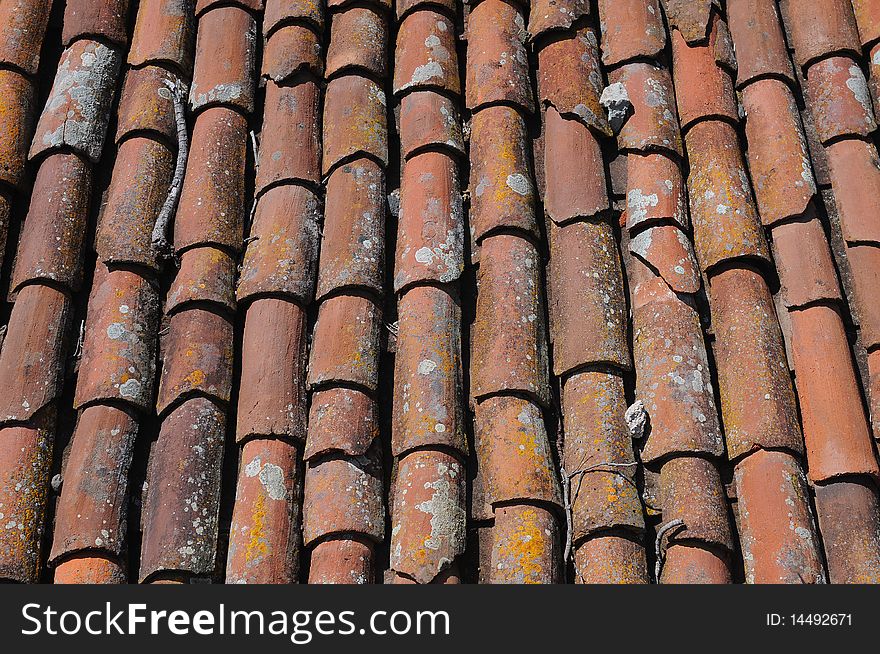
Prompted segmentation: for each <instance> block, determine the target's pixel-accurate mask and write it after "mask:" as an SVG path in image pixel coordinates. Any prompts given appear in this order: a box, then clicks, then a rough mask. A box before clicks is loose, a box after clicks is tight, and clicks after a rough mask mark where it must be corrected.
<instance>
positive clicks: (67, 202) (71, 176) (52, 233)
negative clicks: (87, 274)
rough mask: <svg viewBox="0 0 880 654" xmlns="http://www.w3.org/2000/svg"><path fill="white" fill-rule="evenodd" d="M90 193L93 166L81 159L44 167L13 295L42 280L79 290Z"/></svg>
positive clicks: (58, 159) (54, 159) (59, 158)
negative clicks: (28, 283)
mask: <svg viewBox="0 0 880 654" xmlns="http://www.w3.org/2000/svg"><path fill="white" fill-rule="evenodd" d="M91 191H92V171H91V165H90V164H88V163H87V162H85V161H83V160H82V159H81V158H80V157H78V156H77V155H74V154H56V155H52V156H50V157H49V158H48V159H46V160H45V161H44V162H43V164H42V165H41V166H40V169H39V171H38V172H37V177H36V180H35V181H34V192H33V195H32V197H31V205H30V208H29V210H28V215H27V217H26V218H25V221H24V225H23V226H22V229H21V236H20V239H19V243H18V252H17V254H16V257H15V267H14V269H13V271H12V280H11V284H10V290H12V291H13V292H15V291H17V290H18V289H20V288H21V286H22V285H23V284H25V283H26V282H29V281H33V280H40V279H44V280H49V281H52V282H56V283H58V284H59V285H61V286H63V287H66V288H67V289H69V290H71V291H75V290H77V289H78V288H79V285H80V283H81V281H82V260H83V254H84V252H83V246H84V242H85V238H86V232H87V231H88V212H89V199H90V196H91Z"/></svg>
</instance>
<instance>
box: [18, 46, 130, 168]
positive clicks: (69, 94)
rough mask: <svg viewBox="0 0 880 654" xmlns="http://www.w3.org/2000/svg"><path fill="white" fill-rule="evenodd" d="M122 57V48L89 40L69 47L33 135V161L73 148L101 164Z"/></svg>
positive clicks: (59, 65)
mask: <svg viewBox="0 0 880 654" xmlns="http://www.w3.org/2000/svg"><path fill="white" fill-rule="evenodd" d="M121 60H122V57H121V55H120V54H119V52H118V51H117V50H114V49H112V48H109V47H107V46H106V45H103V44H102V43H98V42H96V41H89V40H87V39H83V40H80V41H77V42H76V43H74V44H73V45H71V46H70V47H69V48H67V50H65V51H64V53H63V54H62V55H61V61H60V62H59V64H58V71H57V73H56V75H55V81H54V83H53V85H52V90H51V91H50V93H49V97H48V99H47V100H46V108H45V109H44V110H43V114H42V115H41V116H40V120H39V122H38V123H37V128H36V132H35V133H34V140H33V143H32V144H31V149H30V154H29V156H30V157H31V158H32V159H33V158H35V157H38V156H39V155H41V154H43V153H45V152H47V151H50V150H53V149H56V148H62V147H69V148H72V149H73V150H74V151H75V152H78V153H80V154H82V155H84V156H86V157H88V158H89V159H90V160H91V161H93V162H95V163H97V162H98V160H99V159H100V158H101V151H102V150H103V148H104V137H105V135H106V133H107V123H108V121H109V120H110V114H111V109H112V105H113V96H114V92H115V90H116V78H117V75H118V73H119V65H120V62H121Z"/></svg>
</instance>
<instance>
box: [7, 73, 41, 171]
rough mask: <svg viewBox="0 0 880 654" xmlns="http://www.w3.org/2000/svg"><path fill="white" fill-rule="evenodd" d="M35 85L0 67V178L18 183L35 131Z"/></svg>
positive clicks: (21, 76)
mask: <svg viewBox="0 0 880 654" xmlns="http://www.w3.org/2000/svg"><path fill="white" fill-rule="evenodd" d="M35 96H36V89H35V88H34V85H33V83H32V82H31V81H30V80H29V79H27V78H26V77H24V76H23V75H20V74H19V73H17V72H15V71H12V70H0V134H3V138H2V139H0V181H2V182H5V183H7V184H9V185H10V186H18V185H19V184H20V183H21V181H22V178H23V177H24V167H25V163H26V162H27V153H28V147H29V146H30V143H31V137H32V136H33V131H34V114H35V113H36V107H35V103H36V97H35Z"/></svg>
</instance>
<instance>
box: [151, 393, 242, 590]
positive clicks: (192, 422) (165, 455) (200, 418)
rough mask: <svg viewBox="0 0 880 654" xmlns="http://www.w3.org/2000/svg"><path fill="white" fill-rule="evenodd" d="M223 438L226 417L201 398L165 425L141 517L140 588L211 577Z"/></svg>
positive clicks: (175, 413)
mask: <svg viewBox="0 0 880 654" xmlns="http://www.w3.org/2000/svg"><path fill="white" fill-rule="evenodd" d="M225 432H226V416H225V414H224V412H223V411H222V410H220V408H219V407H218V406H217V405H216V404H214V403H213V402H212V401H211V400H208V399H206V398H203V397H196V398H193V399H190V400H188V401H186V402H184V403H183V404H181V405H180V406H178V407H177V408H176V409H174V410H173V411H172V412H171V413H170V414H168V415H167V416H166V417H165V419H164V420H163V421H162V427H161V429H160V431H159V437H158V440H156V442H154V443H153V445H152V448H151V451H150V463H149V467H148V469H147V483H146V486H145V492H144V499H143V508H142V513H141V520H142V532H143V541H142V544H141V560H140V571H139V572H138V579H139V580H140V581H141V582H144V581H147V580H149V579H150V578H151V577H152V576H154V575H157V574H162V573H163V572H176V573H180V574H185V575H191V576H198V577H205V576H211V575H213V573H214V571H215V569H216V564H217V517H218V514H219V504H220V474H221V468H222V463H223V442H224V435H225Z"/></svg>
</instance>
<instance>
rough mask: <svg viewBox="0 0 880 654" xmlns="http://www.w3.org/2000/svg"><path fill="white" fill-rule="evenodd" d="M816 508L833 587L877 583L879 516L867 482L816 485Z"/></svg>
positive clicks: (879, 570)
mask: <svg viewBox="0 0 880 654" xmlns="http://www.w3.org/2000/svg"><path fill="white" fill-rule="evenodd" d="M815 490H816V499H815V501H816V507H817V513H818V514H819V527H820V528H821V530H822V541H823V542H824V544H825V552H826V557H827V559H828V578H829V581H831V583H834V584H876V583H880V515H878V510H877V505H878V503H877V489H876V487H874V486H872V485H871V484H870V483H863V482H851V481H838V482H834V483H832V484H827V485H825V484H818V485H816V486H815Z"/></svg>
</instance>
